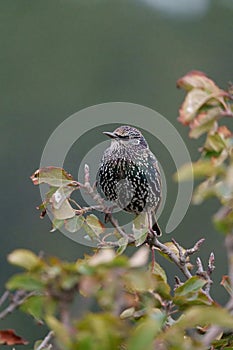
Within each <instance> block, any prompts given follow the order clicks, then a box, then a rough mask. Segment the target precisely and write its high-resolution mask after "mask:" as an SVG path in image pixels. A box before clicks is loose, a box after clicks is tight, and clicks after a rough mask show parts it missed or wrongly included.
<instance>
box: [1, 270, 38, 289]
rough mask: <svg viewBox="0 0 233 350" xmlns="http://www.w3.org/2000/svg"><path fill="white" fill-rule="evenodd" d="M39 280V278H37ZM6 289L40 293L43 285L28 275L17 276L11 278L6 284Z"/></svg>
mask: <svg viewBox="0 0 233 350" xmlns="http://www.w3.org/2000/svg"><path fill="white" fill-rule="evenodd" d="M38 278H39V277H38ZM6 287H7V288H8V289H13V290H14V289H23V290H26V291H42V290H43V288H44V285H43V283H42V282H41V281H40V280H39V279H37V278H35V277H32V276H30V275H28V274H19V275H14V276H12V277H11V278H10V279H9V281H8V282H7V284H6Z"/></svg>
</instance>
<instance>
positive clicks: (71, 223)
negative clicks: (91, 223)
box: [65, 215, 85, 233]
mask: <svg viewBox="0 0 233 350" xmlns="http://www.w3.org/2000/svg"><path fill="white" fill-rule="evenodd" d="M84 221H85V219H84V217H83V216H81V215H79V216H78V215H76V216H74V217H73V218H71V219H67V220H65V228H66V230H67V231H69V232H71V233H74V232H77V231H78V230H80V229H81V227H82V226H83V223H84Z"/></svg>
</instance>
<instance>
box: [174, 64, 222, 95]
mask: <svg viewBox="0 0 233 350" xmlns="http://www.w3.org/2000/svg"><path fill="white" fill-rule="evenodd" d="M177 87H179V88H183V89H185V90H186V91H189V90H191V89H194V88H196V89H202V90H206V91H208V92H209V93H213V92H218V91H219V90H220V89H219V87H218V86H217V85H216V84H215V83H214V82H213V80H211V79H210V78H208V77H207V76H206V74H205V73H203V72H200V71H197V70H193V71H191V72H189V73H187V74H186V75H184V76H183V77H182V78H180V79H179V80H178V81H177Z"/></svg>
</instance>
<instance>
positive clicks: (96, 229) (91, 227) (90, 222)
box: [83, 214, 105, 240]
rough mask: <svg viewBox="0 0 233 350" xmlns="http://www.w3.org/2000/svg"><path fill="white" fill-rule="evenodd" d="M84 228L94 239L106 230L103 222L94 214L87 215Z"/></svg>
mask: <svg viewBox="0 0 233 350" xmlns="http://www.w3.org/2000/svg"><path fill="white" fill-rule="evenodd" d="M83 228H84V230H85V231H86V233H87V234H88V236H89V237H90V238H91V239H92V240H93V239H96V238H97V237H98V236H99V235H100V234H101V233H103V232H104V230H105V227H104V225H103V224H102V222H100V220H99V219H98V218H97V216H95V215H93V214H90V215H88V216H87V217H86V219H85V222H84V223H83Z"/></svg>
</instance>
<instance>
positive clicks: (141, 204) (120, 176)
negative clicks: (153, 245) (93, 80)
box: [97, 126, 161, 229]
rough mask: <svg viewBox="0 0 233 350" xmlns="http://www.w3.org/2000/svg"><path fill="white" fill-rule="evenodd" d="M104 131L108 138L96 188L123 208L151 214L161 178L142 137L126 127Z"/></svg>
mask: <svg viewBox="0 0 233 350" xmlns="http://www.w3.org/2000/svg"><path fill="white" fill-rule="evenodd" d="M105 134H107V135H108V136H109V137H111V139H112V141H111V145H110V147H108V148H107V149H106V151H105V152H104V155H103V157H102V160H101V165H100V168H99V170H98V173H97V188H98V189H99V191H100V192H102V193H103V194H104V196H105V197H106V199H108V200H110V201H112V202H114V203H116V204H117V205H118V206H119V207H120V208H122V209H123V210H125V211H128V212H131V213H135V214H140V213H141V212H143V211H147V212H150V213H152V214H155V213H156V211H157V209H158V207H159V204H160V201H161V177H160V171H159V167H158V161H157V159H156V157H155V156H154V154H153V153H152V152H151V151H150V149H149V146H148V144H147V142H146V140H145V138H144V137H143V135H142V134H141V132H140V131H139V130H137V129H136V128H133V127H130V126H121V127H119V128H117V129H116V130H115V131H114V132H112V133H111V132H106V133H105ZM158 229H159V228H158Z"/></svg>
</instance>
